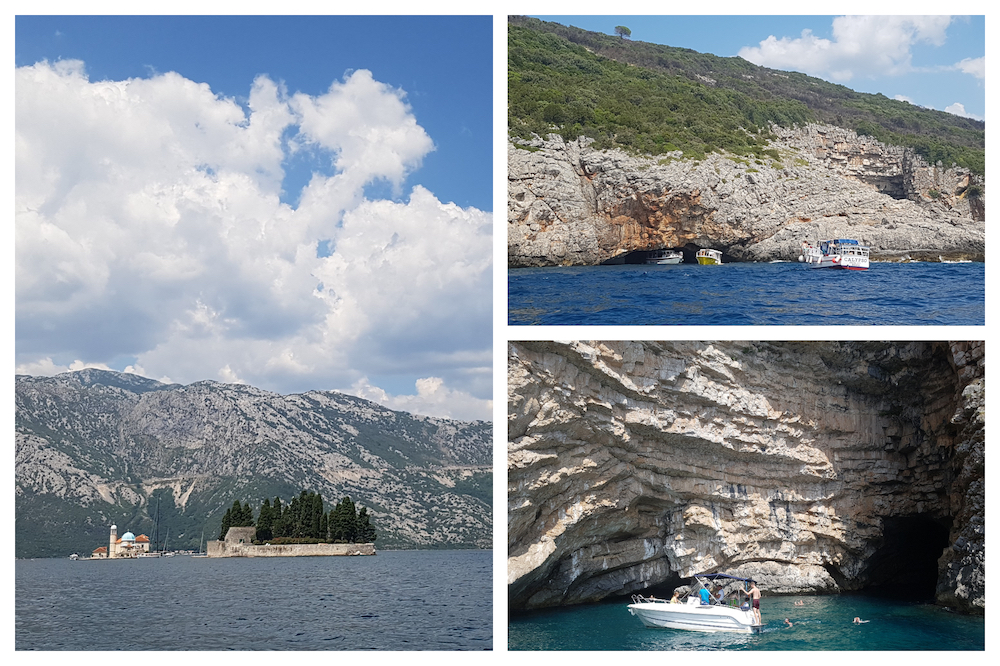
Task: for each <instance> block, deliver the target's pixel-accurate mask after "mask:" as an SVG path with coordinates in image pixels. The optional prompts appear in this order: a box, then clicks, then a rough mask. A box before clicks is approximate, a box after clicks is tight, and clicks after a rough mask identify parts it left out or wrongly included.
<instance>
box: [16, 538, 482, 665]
mask: <svg viewBox="0 0 1000 666" xmlns="http://www.w3.org/2000/svg"><path fill="white" fill-rule="evenodd" d="M14 569H15V599H14V609H15V616H14V642H15V649H17V650H491V649H492V648H493V605H492V598H493V576H492V570H493V554H492V551H468V550H461V551H382V552H379V554H378V555H376V556H374V557H273V558H272V557H266V558H265V557H262V558H198V557H189V556H176V557H170V558H150V559H137V560H110V561H108V560H105V561H92V562H87V561H82V560H80V561H71V560H69V559H40V560H17V561H16V563H15V567H14Z"/></svg>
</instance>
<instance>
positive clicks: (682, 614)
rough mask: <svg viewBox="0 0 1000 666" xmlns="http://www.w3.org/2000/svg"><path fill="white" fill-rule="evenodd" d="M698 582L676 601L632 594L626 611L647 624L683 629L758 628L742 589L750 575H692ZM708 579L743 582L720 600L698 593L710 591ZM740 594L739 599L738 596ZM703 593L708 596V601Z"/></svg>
mask: <svg viewBox="0 0 1000 666" xmlns="http://www.w3.org/2000/svg"><path fill="white" fill-rule="evenodd" d="M694 578H695V581H696V582H697V585H696V586H695V587H694V588H693V589H692V591H691V593H690V594H689V595H685V597H683V598H681V599H679V600H678V601H673V602H672V601H668V600H666V599H652V598H646V597H643V596H642V595H638V594H637V595H633V596H632V603H631V604H629V606H628V612H629V613H631V614H632V615H634V616H635V617H637V618H639V619H640V620H641V621H642V623H643V624H644V625H646V626H647V627H663V628H668V629H685V630H688V631H705V632H712V633H714V632H719V631H734V632H738V633H744V634H750V633H753V632H755V631H760V624H758V623H757V619H756V617H755V615H754V612H753V608H752V607H751V604H750V600H749V593H748V592H747V590H746V589H745V588H746V587H747V585H749V584H750V583H752V582H753V581H752V580H751V579H749V578H739V577H737V576H729V575H726V574H703V575H699V576H695V577H694ZM707 581H715V583H716V585H722V586H726V585H729V584H732V583H735V582H740V583H742V588H741V587H737V588H736V589H732V590H730V592H728V593H726V594H725V595H724V597H723V599H724V600H725V599H726V598H727V597H728V600H725V601H723V602H720V601H719V600H718V599H716V598H712V597H711V596H710V595H700V594H699V592H701V590H706V591H707V590H709V587H708V583H707ZM741 595H742V598H741ZM703 596H707V597H708V598H709V601H708V603H706V602H705V601H704V599H703V598H702V597H703Z"/></svg>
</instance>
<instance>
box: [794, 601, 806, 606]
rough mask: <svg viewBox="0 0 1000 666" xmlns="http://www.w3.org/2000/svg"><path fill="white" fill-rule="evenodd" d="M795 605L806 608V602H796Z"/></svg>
mask: <svg viewBox="0 0 1000 666" xmlns="http://www.w3.org/2000/svg"><path fill="white" fill-rule="evenodd" d="M795 605H796V606H805V605H806V602H804V601H796V602H795Z"/></svg>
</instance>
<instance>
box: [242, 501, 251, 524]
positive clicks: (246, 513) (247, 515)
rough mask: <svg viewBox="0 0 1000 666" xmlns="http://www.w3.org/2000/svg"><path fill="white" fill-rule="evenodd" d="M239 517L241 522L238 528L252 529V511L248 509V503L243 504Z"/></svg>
mask: <svg viewBox="0 0 1000 666" xmlns="http://www.w3.org/2000/svg"><path fill="white" fill-rule="evenodd" d="M240 517H241V518H242V522H241V523H240V527H252V526H253V509H251V508H250V503H249V502H244V504H243V508H242V509H241V511H240Z"/></svg>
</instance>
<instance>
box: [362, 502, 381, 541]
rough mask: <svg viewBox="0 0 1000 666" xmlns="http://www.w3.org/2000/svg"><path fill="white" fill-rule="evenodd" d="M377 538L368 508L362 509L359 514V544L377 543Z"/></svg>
mask: <svg viewBox="0 0 1000 666" xmlns="http://www.w3.org/2000/svg"><path fill="white" fill-rule="evenodd" d="M377 538H378V535H377V534H376V533H375V528H374V527H373V526H372V524H371V520H370V518H369V516H368V508H367V507H361V511H359V512H358V543H375V539H377Z"/></svg>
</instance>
